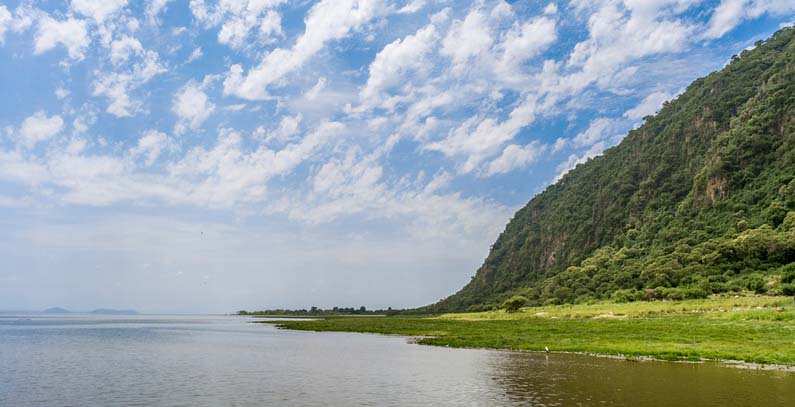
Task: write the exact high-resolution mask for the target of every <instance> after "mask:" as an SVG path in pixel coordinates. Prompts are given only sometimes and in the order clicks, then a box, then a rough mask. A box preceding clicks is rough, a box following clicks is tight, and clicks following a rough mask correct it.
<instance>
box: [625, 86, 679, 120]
mask: <svg viewBox="0 0 795 407" xmlns="http://www.w3.org/2000/svg"><path fill="white" fill-rule="evenodd" d="M673 96H674V95H673V94H671V93H668V92H652V93H650V94H649V95H648V96H646V97H645V98H644V99H643V100H642V101H641V102H640V103H639V104H638V105H637V106H635V107H633V108H632V109H629V110H627V111H626V112H624V117H626V118H628V119H630V120H640V119H643V118H644V117H646V116H649V115H653V114H655V113H657V111H658V110H660V107H662V104H663V102H665V101H666V100H671V98H672V97H673Z"/></svg>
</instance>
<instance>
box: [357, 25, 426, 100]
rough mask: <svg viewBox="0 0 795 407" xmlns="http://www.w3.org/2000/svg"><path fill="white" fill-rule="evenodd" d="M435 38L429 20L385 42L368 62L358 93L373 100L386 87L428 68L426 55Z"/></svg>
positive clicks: (366, 98) (403, 81)
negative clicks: (365, 81)
mask: <svg viewBox="0 0 795 407" xmlns="http://www.w3.org/2000/svg"><path fill="white" fill-rule="evenodd" d="M436 40H437V34H436V28H435V27H434V26H433V25H432V24H431V25H427V26H425V27H423V28H421V29H419V30H418V31H417V32H416V33H414V34H412V35H408V36H406V37H405V38H403V39H397V40H395V41H393V42H392V43H390V44H388V45H387V46H385V47H384V49H382V50H381V51H380V52H378V54H377V55H376V56H375V59H374V60H373V62H372V63H371V64H370V76H369V77H368V78H367V83H366V84H365V86H364V88H363V89H362V90H361V93H360V97H361V98H362V99H363V100H365V101H369V103H376V102H377V101H378V100H380V99H381V92H382V91H384V90H385V89H387V88H389V87H392V86H396V85H402V84H404V83H405V80H407V79H408V77H409V76H410V75H412V74H414V75H416V74H417V71H423V70H428V69H430V66H431V61H428V60H427V59H426V58H425V56H426V55H427V54H428V53H429V52H430V51H432V50H433V48H434V45H435V44H436Z"/></svg>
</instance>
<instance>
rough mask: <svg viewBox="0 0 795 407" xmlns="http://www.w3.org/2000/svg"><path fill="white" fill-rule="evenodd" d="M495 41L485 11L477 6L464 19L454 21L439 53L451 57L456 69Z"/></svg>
mask: <svg viewBox="0 0 795 407" xmlns="http://www.w3.org/2000/svg"><path fill="white" fill-rule="evenodd" d="M493 41H494V40H493V38H492V37H491V32H490V29H489V27H488V22H487V17H486V15H485V13H484V12H483V11H482V10H480V9H478V8H475V9H473V10H472V11H470V12H469V14H467V16H466V18H464V20H463V21H461V20H456V21H454V22H453V24H452V27H451V28H450V30H449V31H448V32H447V35H446V36H445V37H444V40H443V41H442V48H441V50H440V51H439V53H440V54H442V55H444V56H448V57H450V58H451V59H452V60H453V65H454V66H455V69H459V70H460V69H463V68H464V67H465V64H466V63H467V61H468V60H469V59H470V58H472V57H474V56H477V55H479V54H481V53H483V52H485V51H486V50H488V49H489V47H491V44H492V42H493Z"/></svg>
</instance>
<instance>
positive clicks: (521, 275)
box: [424, 28, 795, 312]
mask: <svg viewBox="0 0 795 407" xmlns="http://www.w3.org/2000/svg"><path fill="white" fill-rule="evenodd" d="M794 262H795V29H792V28H787V29H783V30H781V31H779V32H777V33H776V34H775V35H774V36H773V37H772V38H770V39H769V40H768V41H765V42H760V43H757V46H756V48H754V49H753V50H749V51H743V52H742V53H741V54H740V55H739V56H738V57H735V58H733V61H732V62H731V63H730V64H729V65H728V66H726V67H725V68H724V69H723V70H721V71H719V72H715V73H712V74H710V75H709V76H707V77H705V78H701V79H698V80H696V81H695V82H693V83H692V84H691V85H690V86H689V87H688V88H687V90H686V91H685V92H684V93H682V94H681V95H680V96H679V97H678V98H676V100H674V101H671V102H669V103H666V104H665V105H664V106H663V108H662V109H661V110H660V112H659V113H658V114H657V115H655V116H651V117H647V118H646V121H645V123H644V124H643V125H642V126H641V127H640V128H638V129H636V130H633V131H631V132H630V133H629V134H628V135H627V137H626V138H625V139H624V140H623V141H622V142H621V143H620V144H619V145H617V146H616V147H613V148H610V149H609V150H607V151H605V152H604V154H603V155H602V156H599V157H596V158H594V159H591V160H589V161H588V162H587V163H584V164H580V165H578V166H577V167H576V168H575V169H573V170H572V171H570V172H569V173H568V174H567V175H565V176H564V177H563V178H561V179H560V181H558V182H557V183H555V184H554V185H551V186H549V187H547V189H546V190H545V191H544V192H542V193H541V194H539V195H537V196H536V197H534V198H533V199H532V200H531V201H530V202H529V203H528V204H527V205H526V206H525V207H524V208H522V209H521V210H519V211H518V212H517V213H516V214H515V215H514V217H513V219H512V220H511V221H510V222H509V223H508V225H507V226H506V228H505V231H504V232H503V233H502V234H501V235H500V236H499V238H498V239H497V241H496V242H495V243H494V245H493V247H492V248H491V251H490V253H489V255H488V257H487V258H486V260H485V261H484V263H483V265H482V266H481V267H480V268H479V269H478V270H477V273H476V274H475V276H474V277H473V278H472V280H471V282H470V283H469V284H467V285H466V286H465V287H464V288H463V289H461V290H460V291H459V292H457V293H456V294H454V295H452V296H450V297H448V298H446V299H444V300H442V301H441V302H439V303H437V304H434V305H431V306H429V307H426V308H424V309H425V310H430V311H435V312H438V311H463V310H478V309H482V308H490V307H492V306H494V305H496V304H500V303H501V302H502V301H503V300H505V299H506V298H508V297H510V296H512V295H515V294H521V295H523V296H525V297H527V298H528V299H529V301H530V303H531V304H545V303H574V302H583V301H589V300H595V299H611V298H612V299H614V300H618V301H634V300H640V299H655V298H672V299H678V298H698V297H704V296H707V295H709V294H711V293H721V292H735V291H736V292H741V291H755V292H759V293H763V292H767V293H771V294H773V293H791V292H792V291H793V290H794V289H795V285H793V280H794V279H795V263H794Z"/></svg>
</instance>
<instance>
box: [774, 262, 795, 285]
mask: <svg viewBox="0 0 795 407" xmlns="http://www.w3.org/2000/svg"><path fill="white" fill-rule="evenodd" d="M777 271H778V272H780V273H781V282H782V283H784V284H789V283H795V263H790V264H787V265H786V266H782V267H781V268H779V269H778V270H777Z"/></svg>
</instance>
